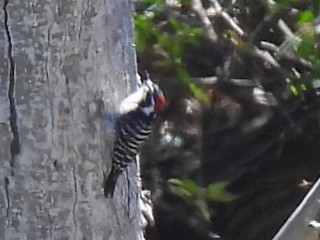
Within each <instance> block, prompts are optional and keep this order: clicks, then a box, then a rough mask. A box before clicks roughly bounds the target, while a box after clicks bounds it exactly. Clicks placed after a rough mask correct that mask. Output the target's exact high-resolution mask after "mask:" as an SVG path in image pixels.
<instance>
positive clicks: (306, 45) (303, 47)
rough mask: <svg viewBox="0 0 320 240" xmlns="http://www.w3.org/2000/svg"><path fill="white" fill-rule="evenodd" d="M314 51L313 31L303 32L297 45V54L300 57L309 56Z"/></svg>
mask: <svg viewBox="0 0 320 240" xmlns="http://www.w3.org/2000/svg"><path fill="white" fill-rule="evenodd" d="M314 53H315V35H314V34H313V33H308V34H305V35H304V36H303V37H302V40H301V42H300V44H299V46H298V49H297V54H298V55H299V56H300V57H304V58H310V57H311V56H312V55H313V54H314Z"/></svg>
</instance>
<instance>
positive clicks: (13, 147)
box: [3, 0, 20, 176]
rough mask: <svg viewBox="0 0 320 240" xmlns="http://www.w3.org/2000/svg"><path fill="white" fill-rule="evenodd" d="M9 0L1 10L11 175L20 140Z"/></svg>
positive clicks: (5, 0) (18, 151) (5, 1)
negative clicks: (7, 73) (6, 43)
mask: <svg viewBox="0 0 320 240" xmlns="http://www.w3.org/2000/svg"><path fill="white" fill-rule="evenodd" d="M8 3H9V0H4V4H3V12H4V28H5V32H6V35H7V40H8V49H7V52H8V59H9V89H8V98H9V104H10V117H9V122H10V128H11V133H12V137H13V139H12V141H11V143H10V155H11V159H10V170H11V175H12V176H13V175H14V170H13V167H14V166H15V157H16V155H17V154H19V153H20V140H19V131H18V125H17V110H16V102H15V97H14V95H15V62H14V59H13V54H12V36H11V32H10V29H9V23H8V19H9V14H8V10H7V6H8Z"/></svg>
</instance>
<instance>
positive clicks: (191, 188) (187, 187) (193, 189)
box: [168, 178, 199, 196]
mask: <svg viewBox="0 0 320 240" xmlns="http://www.w3.org/2000/svg"><path fill="white" fill-rule="evenodd" d="M168 183H169V184H170V185H171V186H173V187H176V188H179V189H183V190H184V191H183V192H187V193H188V195H189V196H192V195H195V194H197V192H198V189H199V187H198V185H197V184H196V183H195V182H194V181H193V180H191V179H185V180H181V179H177V178H171V179H169V180H168Z"/></svg>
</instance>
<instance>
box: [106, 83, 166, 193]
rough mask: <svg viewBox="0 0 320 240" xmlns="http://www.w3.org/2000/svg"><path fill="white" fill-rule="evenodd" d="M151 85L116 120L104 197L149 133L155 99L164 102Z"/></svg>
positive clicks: (154, 86) (161, 95) (158, 91)
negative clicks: (115, 133) (135, 104)
mask: <svg viewBox="0 0 320 240" xmlns="http://www.w3.org/2000/svg"><path fill="white" fill-rule="evenodd" d="M150 82H151V81H150ZM149 84H150V83H149ZM151 86H152V87H151V88H149V87H147V88H146V90H145V91H146V92H145V94H144V95H141V96H142V99H141V101H139V102H138V105H137V108H136V109H133V110H131V111H129V112H127V113H125V114H122V115H121V116H120V117H119V119H118V121H117V125H116V132H117V136H116V140H115V143H114V148H113V152H112V155H111V158H112V168H111V172H110V174H109V176H108V177H107V179H106V180H105V183H104V195H105V196H106V197H109V196H111V197H112V196H113V193H114V190H115V186H116V183H117V179H118V177H119V175H120V174H121V173H122V172H123V171H124V169H126V168H127V166H128V164H130V163H131V162H133V161H134V160H135V159H136V155H137V154H138V152H139V148H140V146H141V144H142V143H143V142H144V141H145V140H146V139H147V138H148V136H149V135H150V133H151V127H152V122H153V121H154V119H155V114H156V107H157V104H159V102H157V101H160V102H161V104H164V100H158V98H159V97H160V98H161V99H162V98H163V94H162V92H161V90H160V89H159V87H158V86H157V85H156V84H154V83H152V85H151ZM163 99H164V98H163Z"/></svg>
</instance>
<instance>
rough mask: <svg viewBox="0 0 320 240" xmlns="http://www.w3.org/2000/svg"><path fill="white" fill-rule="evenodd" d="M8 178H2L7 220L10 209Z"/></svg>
mask: <svg viewBox="0 0 320 240" xmlns="http://www.w3.org/2000/svg"><path fill="white" fill-rule="evenodd" d="M9 184H10V182H9V178H8V177H4V190H5V193H6V201H7V207H6V216H7V218H9V215H10V207H11V201H10V195H9Z"/></svg>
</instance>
